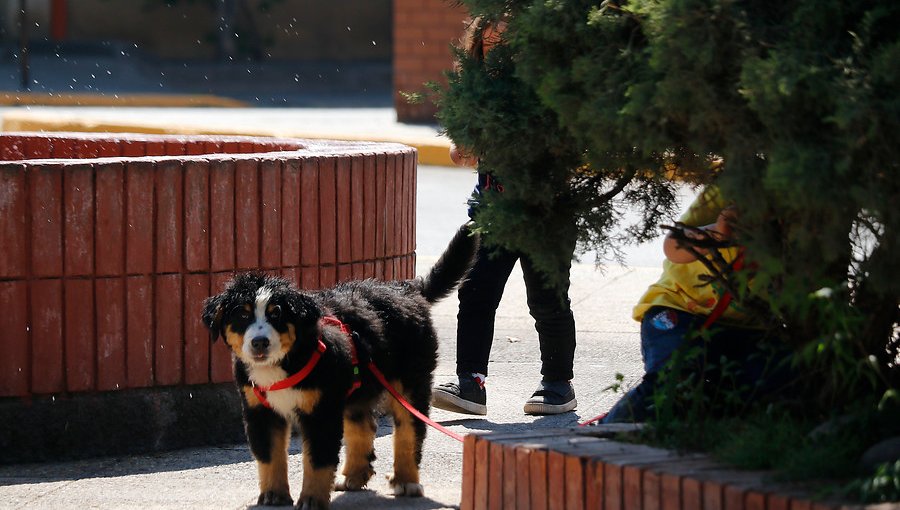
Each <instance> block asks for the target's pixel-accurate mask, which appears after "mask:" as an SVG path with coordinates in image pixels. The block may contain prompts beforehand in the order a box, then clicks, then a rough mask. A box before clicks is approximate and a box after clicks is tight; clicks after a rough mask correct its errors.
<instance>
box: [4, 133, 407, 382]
mask: <svg viewBox="0 0 900 510" xmlns="http://www.w3.org/2000/svg"><path fill="white" fill-rule="evenodd" d="M126 154H127V155H129V156H124V155H126ZM131 155H135V156H134V157H131ZM106 156H109V157H106ZM59 158H67V159H59ZM415 171H416V154H415V151H414V149H412V148H410V147H406V146H403V145H400V144H375V143H366V142H326V141H311V140H277V139H266V138H249V137H203V136H194V137H175V136H145V135H140V136H138V135H112V134H73V133H62V134H59V133H57V134H40V133H17V134H15V135H5V134H4V135H0V246H2V247H3V248H2V250H3V251H2V257H0V310H3V313H0V331H3V334H4V354H3V356H0V397H22V396H28V395H32V394H56V393H66V392H85V391H108V390H117V389H124V388H139V387H147V386H165V385H180V384H201V383H208V382H223V381H227V380H230V379H231V368H230V367H231V360H230V359H231V357H230V353H229V352H228V350H227V348H225V347H224V345H223V343H222V342H218V343H216V344H214V345H212V346H211V345H210V342H209V335H208V333H207V332H206V330H205V328H204V326H203V325H202V324H201V323H200V320H199V313H200V308H201V303H202V301H203V300H204V299H205V298H206V297H208V296H209V295H211V294H214V293H217V292H219V291H220V290H221V289H222V288H223V286H224V284H225V282H226V281H227V280H228V279H229V278H230V277H231V275H232V274H234V272H236V271H243V270H248V269H264V270H266V271H269V272H271V273H277V274H281V275H283V276H285V277H287V278H289V279H291V280H292V281H294V282H295V283H296V284H298V285H299V286H301V287H304V288H320V287H325V286H330V285H333V284H334V283H336V282H338V281H341V280H346V279H351V278H370V277H371V278H379V279H388V280H389V279H401V278H410V277H412V276H413V275H414V273H415V268H414V257H415V255H414V247H415V230H414V228H415V221H414V220H415V218H414V214H415V188H416V186H415Z"/></svg>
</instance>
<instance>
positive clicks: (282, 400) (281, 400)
mask: <svg viewBox="0 0 900 510" xmlns="http://www.w3.org/2000/svg"><path fill="white" fill-rule="evenodd" d="M249 376H250V380H251V381H253V382H254V383H255V384H256V385H257V386H261V387H267V386H271V385H273V384H275V383H276V382H278V381H280V380H282V379H286V378H287V377H288V373H287V372H285V371H284V370H283V369H282V368H280V367H258V366H257V367H251V368H250V369H249ZM303 398H304V392H302V391H300V390H296V389H294V388H285V389H283V390H276V391H269V392H267V393H266V400H268V401H269V405H271V406H272V409H274V410H275V411H276V412H277V413H278V414H280V415H282V416H284V417H285V418H289V419H291V420H293V419H294V418H296V414H295V413H296V410H297V409H298V408H300V409H303V408H304V407H305V406H304V405H303Z"/></svg>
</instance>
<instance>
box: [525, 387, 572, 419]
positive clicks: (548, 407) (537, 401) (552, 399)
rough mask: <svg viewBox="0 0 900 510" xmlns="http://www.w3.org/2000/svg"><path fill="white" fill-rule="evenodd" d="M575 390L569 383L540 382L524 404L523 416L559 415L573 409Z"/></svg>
mask: <svg viewBox="0 0 900 510" xmlns="http://www.w3.org/2000/svg"><path fill="white" fill-rule="evenodd" d="M577 405H578V402H577V401H576V400H575V389H574V388H572V383H571V382H569V381H550V382H548V381H541V384H540V386H538V388H537V390H535V391H534V394H533V395H531V398H529V399H528V401H526V402H525V414H560V413H566V412H569V411H571V410H572V409H575V406H577Z"/></svg>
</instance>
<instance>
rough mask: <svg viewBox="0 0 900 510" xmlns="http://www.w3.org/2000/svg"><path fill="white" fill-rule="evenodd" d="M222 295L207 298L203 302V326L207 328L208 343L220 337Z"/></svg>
mask: <svg viewBox="0 0 900 510" xmlns="http://www.w3.org/2000/svg"><path fill="white" fill-rule="evenodd" d="M222 301H223V298H222V295H221V294H220V295H218V296H213V297H210V298H207V299H206V301H204V302H203V324H205V325H206V327H207V328H209V341H210V342H215V341H216V339H217V338H219V336H220V335H221V331H222V316H223V315H224V313H225V310H224V308H223V307H222Z"/></svg>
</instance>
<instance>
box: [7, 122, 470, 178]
mask: <svg viewBox="0 0 900 510" xmlns="http://www.w3.org/2000/svg"><path fill="white" fill-rule="evenodd" d="M3 131H51V132H54V131H55V132H58V131H74V132H90V133H145V134H156V135H242V136H273V137H278V138H308V139H327V140H346V141H367V142H394V143H402V144H405V145H409V146H411V147H414V148H415V149H416V150H417V151H418V160H419V164H421V165H435V166H455V165H454V164H453V162H452V161H451V160H450V141H449V140H447V139H446V138H438V137H434V139H433V140H432V139H429V140H425V139H423V138H421V137H409V136H404V135H396V136H391V135H390V134H389V133H378V134H372V135H371V136H369V134H347V133H341V132H339V131H319V132H308V131H301V130H298V131H274V130H269V131H267V130H250V129H232V128H229V129H221V128H207V127H201V126H194V127H188V126H173V125H170V124H153V123H146V122H145V123H141V122H133V123H132V122H107V121H98V120H92V119H90V118H89V117H78V118H75V117H59V116H55V115H49V114H40V113H38V112H27V111H14V112H7V113H6V114H5V115H4V116H3Z"/></svg>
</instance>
